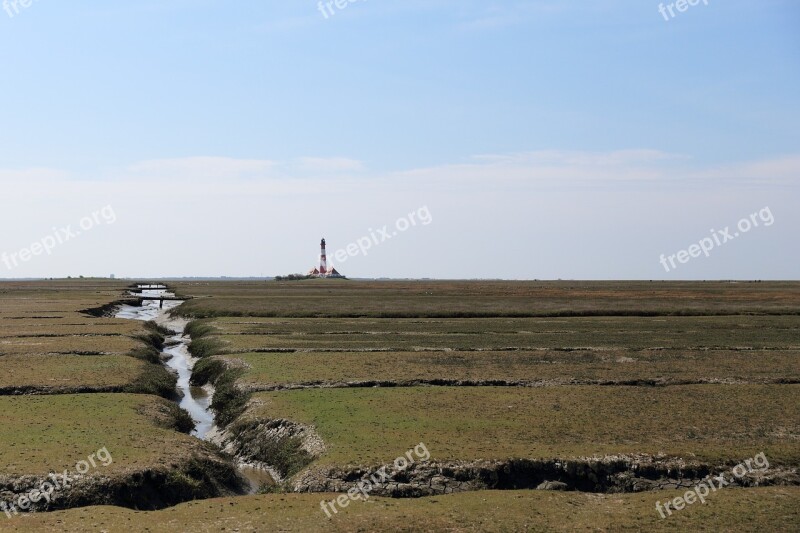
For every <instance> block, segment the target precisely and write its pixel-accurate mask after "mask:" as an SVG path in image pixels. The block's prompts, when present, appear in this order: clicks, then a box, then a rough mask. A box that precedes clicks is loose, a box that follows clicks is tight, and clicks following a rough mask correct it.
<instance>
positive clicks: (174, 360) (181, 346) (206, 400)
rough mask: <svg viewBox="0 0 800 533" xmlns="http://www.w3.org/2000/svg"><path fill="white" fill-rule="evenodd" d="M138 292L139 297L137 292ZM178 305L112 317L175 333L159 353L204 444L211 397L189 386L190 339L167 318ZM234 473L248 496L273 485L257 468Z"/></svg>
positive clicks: (122, 310) (179, 321)
mask: <svg viewBox="0 0 800 533" xmlns="http://www.w3.org/2000/svg"><path fill="white" fill-rule="evenodd" d="M140 289H141V293H139V292H138V291H139V290H140ZM136 290H137V292H136V293H135V294H133V295H134V296H137V297H139V296H141V297H144V298H147V297H154V298H158V297H162V296H163V297H171V298H174V297H175V295H174V294H173V293H171V292H168V290H167V288H166V287H164V286H163V285H140V286H139V288H138V289H136ZM162 303H163V307H162ZM182 303H183V300H164V301H163V302H161V301H159V300H144V301H143V302H142V306H141V307H139V306H134V305H122V306H120V307H119V309H118V310H117V313H116V315H115V317H116V318H124V319H130V320H141V321H144V322H148V321H151V320H152V321H154V322H156V323H157V324H159V325H161V326H164V327H166V328H168V329H169V330H171V331H174V332H175V334H174V335H172V336H169V337H167V338H166V340H165V347H164V350H163V352H162V353H163V354H166V355H167V356H168V357H169V359H168V360H167V362H166V365H167V366H168V367H169V368H171V369H172V370H174V371H175V373H176V374H177V376H178V383H177V391H176V392H177V395H178V397H179V398H180V406H181V407H182V408H183V409H185V410H186V411H187V412H188V413H189V414H190V415H191V417H192V420H194V424H195V427H194V430H192V435H193V436H195V437H197V438H199V439H204V440H207V439H208V437H209V436H210V434H211V433H212V429H214V427H215V426H214V414H213V412H212V411H211V399H212V397H213V395H214V390H213V388H212V387H211V386H210V385H207V386H205V387H192V386H191V383H190V381H191V378H192V370H193V369H194V365H195V363H196V362H197V359H196V358H194V357H192V355H191V354H190V353H189V343H190V342H191V338H190V337H189V336H188V335H186V334H185V330H186V324H188V320H186V319H183V318H176V317H170V316H169V313H168V312H169V310H170V309H174V308H175V307H178V306H179V305H181V304H182ZM165 359H166V357H165ZM238 470H239V473H240V474H241V475H242V477H243V478H244V479H246V480H247V482H248V483H249V485H250V490H249V493H250V494H254V493H256V492H257V491H258V490H259V489H260V488H261V487H262V486H264V485H272V484H274V481H273V478H272V477H271V476H270V474H269V473H268V472H266V471H264V470H261V469H259V468H255V467H253V466H250V465H245V464H239V465H238Z"/></svg>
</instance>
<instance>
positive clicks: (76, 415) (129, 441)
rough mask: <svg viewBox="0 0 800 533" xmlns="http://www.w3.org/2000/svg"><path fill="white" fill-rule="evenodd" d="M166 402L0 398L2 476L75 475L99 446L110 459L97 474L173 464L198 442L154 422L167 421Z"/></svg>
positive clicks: (129, 397)
mask: <svg viewBox="0 0 800 533" xmlns="http://www.w3.org/2000/svg"><path fill="white" fill-rule="evenodd" d="M169 403H170V402H168V401H167V400H164V399H162V398H158V397H155V396H149V395H137V394H66V395H63V394H59V395H52V396H33V397H31V396H13V397H9V396H4V397H0V412H2V413H3V423H2V424H0V456H2V458H3V470H2V473H1V474H2V475H4V476H7V477H16V476H24V475H42V474H46V473H47V472H62V471H64V470H65V469H70V470H74V466H75V463H76V462H77V461H80V460H82V459H86V457H87V456H88V455H89V454H90V453H92V452H95V451H96V450H98V449H100V448H102V447H106V448H107V449H108V451H109V452H110V453H111V456H112V457H113V458H114V462H113V463H112V464H111V465H109V466H108V467H104V468H103V469H101V470H102V473H103V474H106V475H114V474H118V473H121V472H135V471H137V470H145V469H147V468H149V467H151V466H153V465H169V464H175V463H176V462H177V460H178V459H180V458H181V457H184V456H187V455H191V454H192V453H193V452H194V451H196V450H198V449H200V448H202V443H201V442H200V441H198V440H197V439H193V438H191V437H189V436H188V435H184V434H181V433H178V432H177V431H174V430H172V429H169V428H165V427H159V425H158V424H157V423H156V422H157V420H158V419H159V418H164V417H166V416H168V413H169V411H168V410H167V407H169ZM0 518H1V517H0ZM0 527H2V526H0Z"/></svg>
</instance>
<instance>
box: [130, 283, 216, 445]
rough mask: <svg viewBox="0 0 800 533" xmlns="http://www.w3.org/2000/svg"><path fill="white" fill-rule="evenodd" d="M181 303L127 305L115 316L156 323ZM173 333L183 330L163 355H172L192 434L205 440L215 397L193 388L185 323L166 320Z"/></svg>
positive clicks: (169, 341)
mask: <svg viewBox="0 0 800 533" xmlns="http://www.w3.org/2000/svg"><path fill="white" fill-rule="evenodd" d="M142 296H174V295H173V294H172V293H169V292H167V291H166V290H163V289H149V290H143V291H142ZM182 303H183V301H181V300H168V301H165V302H164V308H163V309H161V308H159V302H157V301H153V302H145V303H144V305H142V307H136V306H133V305H123V306H121V307H120V309H119V310H118V312H117V314H116V315H115V316H116V318H127V319H131V320H142V321H145V322H146V321H149V320H156V319H158V318H160V317H162V316H164V315H165V314H166V312H167V311H169V310H170V309H173V308H175V307H178V306H179V305H180V304H182ZM162 322H165V325H166V326H167V327H169V328H170V329H173V330H180V331H178V333H177V334H176V335H173V336H172V337H169V338H168V339H167V347H166V348H165V349H164V351H163V352H162V353H165V354H167V355H169V356H170V358H169V360H168V361H167V366H168V367H170V368H172V369H173V370H175V372H177V374H178V394H179V395H180V396H181V402H180V406H181V407H183V408H184V409H186V411H188V412H189V414H190V415H191V416H192V420H194V423H195V428H194V430H193V431H192V435H194V436H195V437H197V438H200V439H202V438H205V436H206V434H208V432H209V430H210V429H211V427H212V426H213V425H214V415H213V414H212V413H211V410H210V406H211V397H210V395H209V393H208V391H206V390H205V389H203V388H201V387H192V386H191V385H190V384H189V380H190V379H191V377H192V370H193V369H194V364H195V362H197V359H195V358H194V357H192V356H191V354H190V353H189V349H188V345H189V342H190V341H191V339H190V338H189V337H188V336H185V335H184V334H183V328H184V327H185V325H184V323H183V322H181V321H177V320H175V321H162Z"/></svg>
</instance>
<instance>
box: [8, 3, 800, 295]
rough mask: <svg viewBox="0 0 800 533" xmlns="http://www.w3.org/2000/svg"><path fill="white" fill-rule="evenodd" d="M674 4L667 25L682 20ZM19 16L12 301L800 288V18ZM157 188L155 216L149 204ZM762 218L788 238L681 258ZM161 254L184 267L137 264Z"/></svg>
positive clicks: (167, 9) (558, 12) (49, 12)
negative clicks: (455, 284) (25, 257)
mask: <svg viewBox="0 0 800 533" xmlns="http://www.w3.org/2000/svg"><path fill="white" fill-rule="evenodd" d="M663 3H664V4H665V5H669V4H670V3H671V2H663ZM9 7H10V10H11V12H12V14H13V17H11V16H8V15H7V13H6V12H2V11H0V46H1V47H2V50H3V54H2V67H0V86H2V95H3V99H2V102H3V103H2V105H0V146H1V147H2V148H0V186H2V191H3V193H2V199H0V223H3V224H4V225H5V226H6V227H12V228H14V231H12V232H10V233H9V232H4V233H3V238H2V241H0V252H2V251H5V252H6V253H9V254H10V253H14V252H19V251H20V250H22V249H25V248H29V247H30V246H31V244H32V243H34V242H39V241H41V240H42V239H43V238H45V237H46V236H47V235H48V234H50V233H52V228H53V227H54V226H56V227H61V226H63V225H66V224H69V223H75V222H76V221H78V220H80V219H81V217H83V216H85V215H87V214H89V213H91V212H93V211H95V210H97V209H98V208H100V207H103V206H107V205H110V206H113V208H114V211H115V214H116V219H115V222H114V223H113V225H112V224H108V225H107V227H102V228H101V227H97V228H95V229H93V230H92V231H91V232H90V233H88V232H87V233H86V234H85V235H81V236H80V238H76V239H73V240H72V241H71V242H69V243H64V244H63V246H59V248H58V249H57V250H54V251H53V252H52V253H51V254H47V255H38V256H36V257H33V258H32V259H30V260H29V261H23V262H18V263H19V264H18V265H16V266H14V267H13V268H6V267H5V266H3V265H2V264H0V277H6V276H7V277H15V276H60V275H68V274H71V275H77V274H84V275H91V274H98V275H108V274H109V273H111V272H114V273H116V274H117V275H131V276H144V275H151V276H158V275H261V274H266V275H273V274H282V273H288V272H293V271H300V270H306V269H307V268H308V267H310V266H311V264H313V262H314V256H315V253H316V252H315V248H316V244H317V242H318V240H319V238H320V237H321V236H323V235H324V236H326V237H327V238H328V241H329V242H330V243H331V246H332V247H334V248H339V247H345V246H346V245H347V244H349V243H352V242H354V241H356V240H357V239H359V238H363V236H364V235H366V234H368V233H369V230H370V228H375V227H381V226H383V225H385V224H390V225H393V224H394V223H395V221H396V220H397V219H399V218H402V217H403V216H405V215H407V214H408V213H410V212H414V211H416V210H418V209H420V208H421V207H422V206H426V207H427V208H428V209H429V211H430V212H431V213H432V215H433V222H432V223H430V224H428V225H425V226H417V227H413V228H412V229H409V230H408V231H406V232H403V234H402V235H398V236H397V238H396V239H393V240H392V241H391V242H389V241H387V242H384V243H380V245H377V244H376V245H375V246H374V248H373V249H372V250H370V251H369V253H368V254H367V255H366V256H364V255H363V254H361V255H359V256H358V257H348V259H347V261H346V264H345V265H342V268H341V270H343V271H344V272H345V273H346V274H349V275H351V276H397V277H405V276H411V277H422V276H426V277H509V278H545V279H547V278H617V279H619V278H623V279H628V278H636V279H659V278H664V279H681V278H688V279H705V278H764V279H769V278H781V279H785V278H797V277H798V272H799V271H800V269H799V268H798V266H797V265H798V259H800V253H798V251H797V248H798V247H797V246H796V231H797V229H798V228H800V215H798V213H797V211H798V210H797V205H798V200H800V194H798V185H799V184H800V183H799V182H800V128H798V119H799V118H800V99H798V98H797V95H798V94H800V69H798V67H799V66H800V4H798V3H797V2H795V1H791V0H785V1H781V0H761V1H758V2H753V1H739V0H726V1H725V2H722V1H721V0H709V1H708V5H705V4H704V3H703V2H702V1H701V2H700V3H699V4H698V5H697V6H694V7H690V8H688V10H686V11H685V12H676V16H675V17H674V18H672V19H671V20H669V21H666V20H665V19H664V17H662V15H661V14H659V10H658V7H659V2H651V1H641V0H636V1H632V0H607V1H592V0H583V1H570V0H566V1H564V0H562V1H535V0H530V1H527V2H516V1H510V0H509V1H506V2H491V1H484V2H477V1H472V0H459V1H450V0H425V1H416V0H406V1H402V2H400V1H391V0H357V1H355V2H353V3H350V4H347V7H345V8H344V9H337V8H335V7H334V8H333V9H334V11H335V14H334V15H329V16H328V18H325V17H324V16H323V15H322V13H321V12H320V10H319V9H318V7H319V6H318V3H317V2H315V1H312V0H308V1H306V0H303V1H297V0H292V1H290V2H277V1H272V0H267V1H259V2H255V1H249V0H248V1H240V2H235V3H232V2H222V1H211V0H193V1H188V0H187V1H170V0H160V1H158V2H155V1H153V2H151V1H137V2H135V3H134V2H119V1H109V2H104V3H102V4H100V3H98V2H86V1H80V0H74V1H70V2H59V3H56V2H54V1H53V0H34V1H33V4H32V5H30V6H29V7H27V8H25V7H22V6H20V7H19V12H16V10H15V9H14V8H13V6H9ZM153 191H159V196H157V197H153V195H152V194H151V193H152V192H153ZM766 206H769V207H770V209H771V212H772V213H773V214H774V219H775V222H774V224H773V225H771V226H769V227H768V228H767V227H761V228H758V229H755V230H753V231H752V232H749V233H748V234H747V235H746V237H745V236H742V238H741V240H737V241H732V242H729V243H726V244H725V245H724V246H721V247H719V249H717V250H715V251H714V253H713V254H712V255H711V256H710V257H698V258H693V259H692V260H691V261H689V262H687V263H686V264H682V265H681V266H680V268H678V269H675V270H673V271H671V272H666V271H665V269H664V268H662V266H661V265H660V264H659V262H658V259H659V256H660V254H662V253H663V254H667V255H669V254H672V253H675V252H677V251H678V250H680V249H684V248H687V247H688V246H689V245H690V244H692V243H694V242H698V241H699V240H700V239H702V238H704V237H706V235H707V234H708V233H709V230H710V228H717V227H722V226H726V225H732V224H735V223H736V222H737V221H738V220H739V219H740V218H742V217H747V216H749V215H750V214H751V213H753V212H756V211H757V210H759V209H762V208H764V207H766ZM154 234H163V235H164V237H165V239H167V240H169V241H170V243H165V244H164V245H163V246H161V248H160V251H159V252H158V253H152V254H148V253H144V252H143V250H144V249H145V248H146V247H147V246H148V243H151V242H152V236H153V235H154Z"/></svg>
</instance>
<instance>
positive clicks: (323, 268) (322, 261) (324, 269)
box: [319, 238, 328, 278]
mask: <svg viewBox="0 0 800 533" xmlns="http://www.w3.org/2000/svg"><path fill="white" fill-rule="evenodd" d="M327 274H328V257H327V255H326V254H325V239H324V238H323V239H322V242H321V243H320V252H319V275H320V276H322V277H323V278H324V277H325V276H326V275H327Z"/></svg>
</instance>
